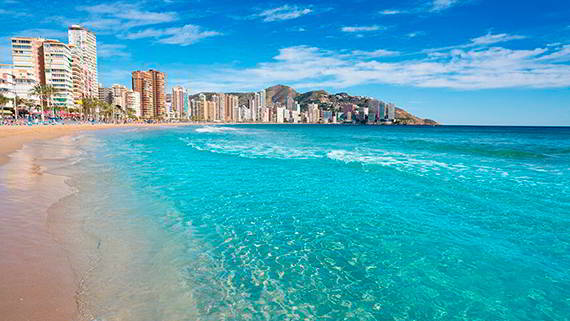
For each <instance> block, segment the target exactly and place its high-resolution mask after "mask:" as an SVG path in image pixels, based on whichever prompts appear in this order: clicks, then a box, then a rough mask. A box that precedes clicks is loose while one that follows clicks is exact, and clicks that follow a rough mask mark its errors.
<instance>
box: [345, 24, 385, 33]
mask: <svg viewBox="0 0 570 321" xmlns="http://www.w3.org/2000/svg"><path fill="white" fill-rule="evenodd" d="M384 29H385V28H384V27H381V26H378V25H373V26H345V27H342V28H341V30H342V31H343V32H367V31H378V30H384Z"/></svg>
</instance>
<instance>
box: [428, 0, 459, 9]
mask: <svg viewBox="0 0 570 321" xmlns="http://www.w3.org/2000/svg"><path fill="white" fill-rule="evenodd" d="M460 2H461V0H433V2H432V4H431V11H442V10H445V9H448V8H451V7H452V6H454V5H457V4H459V3H460Z"/></svg>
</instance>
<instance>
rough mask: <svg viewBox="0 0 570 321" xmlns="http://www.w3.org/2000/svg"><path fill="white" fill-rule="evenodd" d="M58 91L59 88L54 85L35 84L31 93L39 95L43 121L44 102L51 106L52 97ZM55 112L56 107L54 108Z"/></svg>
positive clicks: (48, 106)
mask: <svg viewBox="0 0 570 321" xmlns="http://www.w3.org/2000/svg"><path fill="white" fill-rule="evenodd" d="M56 93H57V88H55V87H54V86H52V85H41V84H37V85H35V86H34V87H33V88H32V90H31V91H30V94H31V95H33V96H37V97H38V98H40V100H41V104H40V106H41V111H42V121H44V120H45V119H44V103H46V104H47V108H48V109H49V108H50V107H51V97H52V96H53V95H55V94H56ZM54 113H55V108H54Z"/></svg>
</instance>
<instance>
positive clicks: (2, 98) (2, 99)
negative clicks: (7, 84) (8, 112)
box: [0, 94, 10, 118]
mask: <svg viewBox="0 0 570 321" xmlns="http://www.w3.org/2000/svg"><path fill="white" fill-rule="evenodd" d="M9 102H10V99H9V98H8V97H6V96H4V95H2V94H0V106H2V109H1V110H0V113H1V116H2V118H4V105H6V104H7V103H9Z"/></svg>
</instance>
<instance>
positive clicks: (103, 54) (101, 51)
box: [97, 43, 130, 58]
mask: <svg viewBox="0 0 570 321" xmlns="http://www.w3.org/2000/svg"><path fill="white" fill-rule="evenodd" d="M125 49H127V46H126V45H122V44H107V43H98V44H97V56H98V57H99V58H112V57H130V53H128V52H126V51H125Z"/></svg>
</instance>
